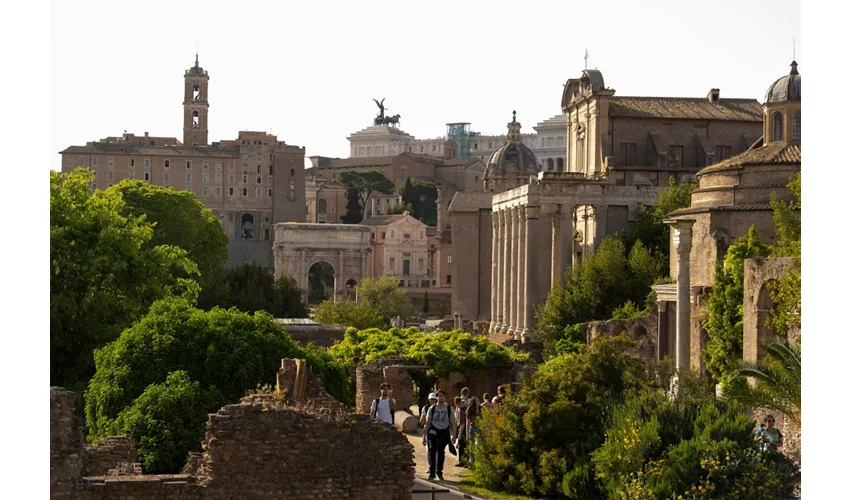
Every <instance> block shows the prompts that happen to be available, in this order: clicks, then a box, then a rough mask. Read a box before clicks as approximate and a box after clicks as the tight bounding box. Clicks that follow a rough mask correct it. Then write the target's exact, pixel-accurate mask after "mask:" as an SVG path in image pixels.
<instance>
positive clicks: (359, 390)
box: [354, 357, 418, 414]
mask: <svg viewBox="0 0 850 500" xmlns="http://www.w3.org/2000/svg"><path fill="white" fill-rule="evenodd" d="M407 364H409V363H408V362H407V361H405V359H404V358H401V357H392V358H384V359H379V360H378V361H375V362H374V363H371V364H369V365H367V366H358V367H357V376H356V386H357V387H356V395H355V402H354V405H355V411H357V412H358V413H364V414H368V413H369V410H370V408H371V406H372V401H373V400H374V399H375V398H378V397H381V384H383V383H384V382H387V383H388V384H390V387H392V390H393V393H392V397H393V399H395V402H396V409H397V410H403V409H405V408H409V407H410V406H412V405H415V404H416V403H417V401H418V398H417V397H416V396H415V395H414V394H413V379H412V378H410V374H409V373H408V372H407V370H405V369H395V368H387V369H386V370H384V368H385V367H388V366H391V365H407Z"/></svg>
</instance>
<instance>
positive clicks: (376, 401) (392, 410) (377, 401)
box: [372, 398, 395, 425]
mask: <svg viewBox="0 0 850 500" xmlns="http://www.w3.org/2000/svg"><path fill="white" fill-rule="evenodd" d="M389 400H390V419H391V420H392V423H393V425H395V408H393V398H389ZM380 401H381V398H375V399H374V400H372V407H373V408H375V417H377V416H378V403H379V402H380Z"/></svg>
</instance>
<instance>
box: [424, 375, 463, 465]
mask: <svg viewBox="0 0 850 500" xmlns="http://www.w3.org/2000/svg"><path fill="white" fill-rule="evenodd" d="M456 432H457V419H456V418H455V415H454V411H452V407H451V406H449V405H448V404H446V392H445V391H443V390H442V389H440V390H439V391H437V404H435V405H434V406H432V407H430V408H428V413H427V415H426V418H425V432H424V435H423V436H422V445H423V446H424V445H427V446H428V466H429V469H430V471H431V472H430V473H429V474H428V480H430V481H433V480H434V475H435V474H436V476H437V477H438V478H440V481H442V480H443V464H444V462H445V461H446V445H447V444H449V442H450V441H453V440H454V438H455V434H456Z"/></svg>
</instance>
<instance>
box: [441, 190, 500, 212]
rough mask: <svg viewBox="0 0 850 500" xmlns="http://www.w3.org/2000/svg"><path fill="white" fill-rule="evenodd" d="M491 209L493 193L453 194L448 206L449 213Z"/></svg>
mask: <svg viewBox="0 0 850 500" xmlns="http://www.w3.org/2000/svg"><path fill="white" fill-rule="evenodd" d="M492 208H493V193H465V192H463V191H461V192H458V193H455V196H454V198H452V202H451V203H450V204H449V212H454V213H458V212H477V211H479V210H484V209H487V210H490V209H492Z"/></svg>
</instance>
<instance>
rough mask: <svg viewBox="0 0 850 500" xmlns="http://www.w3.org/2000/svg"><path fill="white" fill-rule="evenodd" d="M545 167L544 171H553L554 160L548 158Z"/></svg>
mask: <svg viewBox="0 0 850 500" xmlns="http://www.w3.org/2000/svg"><path fill="white" fill-rule="evenodd" d="M546 167H547V168H546V170H548V171H550V172H551V171H552V170H555V160H554V159H552V158H549V159H548V160H546Z"/></svg>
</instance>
